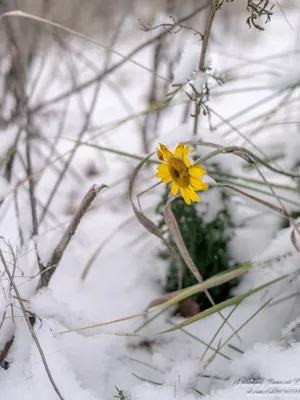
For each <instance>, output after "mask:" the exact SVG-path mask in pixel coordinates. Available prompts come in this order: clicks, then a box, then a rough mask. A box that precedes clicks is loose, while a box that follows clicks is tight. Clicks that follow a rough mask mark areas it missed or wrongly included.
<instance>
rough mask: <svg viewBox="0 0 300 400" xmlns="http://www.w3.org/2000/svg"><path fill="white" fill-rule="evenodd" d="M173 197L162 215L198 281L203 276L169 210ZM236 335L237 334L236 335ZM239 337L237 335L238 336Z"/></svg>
mask: <svg viewBox="0 0 300 400" xmlns="http://www.w3.org/2000/svg"><path fill="white" fill-rule="evenodd" d="M174 198H175V197H173V196H172V195H169V199H168V201H167V204H166V206H165V210H164V216H165V220H166V223H167V225H168V228H169V231H170V234H171V236H172V239H173V240H174V242H175V243H176V246H177V248H178V250H179V252H180V255H181V257H182V258H183V259H184V261H185V263H186V265H187V267H188V268H189V270H190V271H191V273H192V274H193V275H194V277H195V278H196V279H197V281H198V282H199V283H202V282H203V278H202V276H201V275H200V273H199V271H198V269H197V267H196V265H195V264H194V261H193V260H192V258H191V256H190V255H189V252H188V250H187V248H186V246H185V244H184V241H183V239H182V236H181V233H180V229H179V226H178V224H177V221H176V218H175V216H174V214H173V212H172V210H171V202H172V200H174ZM204 293H205V295H206V297H207V298H208V300H209V301H210V303H211V305H213V306H215V305H216V304H215V302H214V299H213V298H212V297H211V295H210V293H209V292H208V290H207V289H205V290H204ZM219 315H220V317H221V318H222V319H223V321H225V317H224V316H223V315H222V314H221V313H220V312H219ZM226 323H227V324H228V325H229V326H230V328H231V329H232V330H233V331H234V332H235V329H234V328H233V327H232V326H231V324H230V323H229V322H228V321H227V320H226ZM237 336H238V335H237ZM238 337H239V336H238Z"/></svg>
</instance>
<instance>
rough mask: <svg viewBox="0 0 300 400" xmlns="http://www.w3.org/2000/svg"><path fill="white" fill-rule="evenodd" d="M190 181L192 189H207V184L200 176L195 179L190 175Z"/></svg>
mask: <svg viewBox="0 0 300 400" xmlns="http://www.w3.org/2000/svg"><path fill="white" fill-rule="evenodd" d="M190 183H191V186H192V187H193V189H196V190H207V189H208V184H207V183H205V182H203V181H202V180H201V179H200V178H198V179H196V178H193V177H191V178H190Z"/></svg>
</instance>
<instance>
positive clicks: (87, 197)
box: [38, 185, 107, 288]
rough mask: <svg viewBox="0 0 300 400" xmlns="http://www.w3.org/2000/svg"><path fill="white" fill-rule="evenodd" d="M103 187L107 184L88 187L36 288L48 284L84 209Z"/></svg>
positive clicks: (86, 208)
mask: <svg viewBox="0 0 300 400" xmlns="http://www.w3.org/2000/svg"><path fill="white" fill-rule="evenodd" d="M105 187H107V186H106V185H101V186H98V185H93V186H92V187H91V188H90V190H89V191H88V192H87V194H86V195H85V196H84V198H83V200H82V202H81V204H80V206H79V208H78V210H77V211H76V213H75V215H74V217H73V218H72V220H71V222H70V225H69V226H68V228H67V229H66V231H65V233H64V235H63V236H62V238H61V239H60V241H59V243H58V245H57V246H56V248H55V249H54V251H53V253H52V255H51V258H50V260H49V261H48V263H47V265H46V267H45V269H44V271H43V273H42V274H41V280H40V282H39V285H38V288H41V287H43V286H47V285H48V283H49V281H50V279H51V277H52V275H53V273H54V272H55V270H56V267H57V265H58V263H59V262H60V260H61V258H62V256H63V253H64V251H65V250H66V248H67V246H68V244H69V242H70V240H71V238H72V236H73V235H74V233H75V232H76V229H77V227H78V225H79V223H80V221H81V219H82V217H83V216H84V214H85V213H86V211H87V210H88V208H89V207H90V205H91V204H92V202H93V201H94V199H95V198H96V196H97V194H98V193H99V192H100V191H101V190H102V189H103V188H105Z"/></svg>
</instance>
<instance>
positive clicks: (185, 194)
mask: <svg viewBox="0 0 300 400" xmlns="http://www.w3.org/2000/svg"><path fill="white" fill-rule="evenodd" d="M180 192H181V194H182V197H183V200H184V201H185V202H186V204H191V199H190V192H189V190H188V189H187V188H186V189H184V188H180Z"/></svg>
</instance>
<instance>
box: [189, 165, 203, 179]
mask: <svg viewBox="0 0 300 400" xmlns="http://www.w3.org/2000/svg"><path fill="white" fill-rule="evenodd" d="M189 174H190V175H191V176H195V177H198V176H203V175H205V169H204V168H203V167H202V166H201V165H199V164H193V165H191V166H190V167H189Z"/></svg>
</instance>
